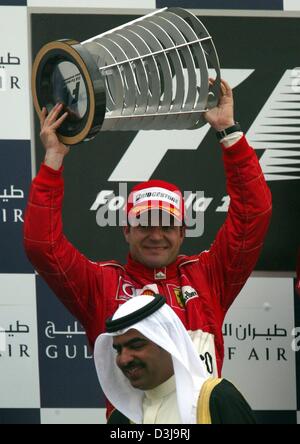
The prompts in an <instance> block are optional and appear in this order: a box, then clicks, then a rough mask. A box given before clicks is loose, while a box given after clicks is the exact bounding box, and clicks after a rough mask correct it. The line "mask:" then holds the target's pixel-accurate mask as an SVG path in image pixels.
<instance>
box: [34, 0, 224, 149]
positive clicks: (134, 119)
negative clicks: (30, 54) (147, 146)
mask: <svg viewBox="0 0 300 444" xmlns="http://www.w3.org/2000/svg"><path fill="white" fill-rule="evenodd" d="M209 68H210V69H213V70H214V75H213V77H215V81H214V82H213V84H212V85H210V83H209V74H208V73H209V71H208V70H209ZM220 81H221V77H220V65H219V60H218V55H217V52H216V49H215V46H214V44H213V41H212V38H211V36H210V35H209V33H208V31H207V29H206V28H205V27H204V25H203V24H202V23H201V21H200V20H199V19H198V18H197V17H196V16H195V15H193V14H192V13H190V12H188V11H186V10H184V9H180V8H163V9H160V10H158V11H155V12H153V13H151V14H148V15H146V16H143V17H141V18H138V19H137V20H134V21H132V22H130V23H127V24H125V25H122V26H120V27H118V28H115V29H113V30H110V31H107V32H105V33H103V34H100V35H98V36H96V37H93V38H91V39H89V40H86V41H84V42H81V43H79V42H77V41H74V40H59V41H55V42H51V43H48V44H47V45H45V46H43V47H42V48H41V50H40V51H39V53H38V54H37V56H36V58H35V61H34V65H33V73H32V90H33V99H34V106H35V109H36V111H37V113H38V114H40V113H41V109H42V107H43V106H46V108H47V109H48V111H49V110H50V109H51V108H52V107H53V106H54V105H55V103H57V102H61V103H63V104H64V110H63V112H65V111H66V110H67V111H68V113H69V115H68V117H67V119H66V121H65V122H64V123H63V125H62V126H61V127H60V129H59V136H60V139H61V140H62V142H64V143H66V144H68V145H74V144H77V143H80V142H82V141H85V140H89V139H91V138H93V137H95V135H96V134H97V133H98V132H99V131H100V130H102V131H106V130H114V131H120V130H125V131H132V130H133V131H137V130H160V129H195V128H199V127H201V126H202V125H204V123H205V120H204V119H203V117H202V113H203V112H205V111H207V109H210V108H213V107H214V106H216V105H217V103H218V99H219V91H220Z"/></svg>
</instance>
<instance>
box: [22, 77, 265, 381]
mask: <svg viewBox="0 0 300 444" xmlns="http://www.w3.org/2000/svg"><path fill="white" fill-rule="evenodd" d="M221 87H222V95H221V99H220V102H219V104H218V106H217V107H216V108H214V109H213V110H210V111H208V112H207V113H206V115H205V117H206V120H207V121H208V122H209V123H210V124H211V126H212V127H213V128H214V129H215V130H217V131H221V130H223V129H226V128H228V127H232V125H233V124H234V119H233V98H232V91H231V89H230V87H229V85H228V84H227V83H226V82H225V81H222V84H221ZM60 111H61V106H60V105H57V106H56V107H55V108H54V109H53V110H52V111H51V112H50V113H49V115H48V116H46V111H45V110H44V111H43V113H42V117H41V139H42V141H43V144H44V146H45V148H46V158H45V163H44V164H43V165H42V166H41V168H40V171H39V173H38V174H37V176H36V177H35V179H34V180H33V183H32V187H31V192H30V197H29V202H28V207H27V211H26V217H25V224H24V225H25V226H24V229H25V248H26V252H27V255H28V257H29V259H30V261H31V262H32V264H33V265H34V266H35V268H36V270H37V271H38V273H39V274H40V275H41V276H42V277H43V278H44V279H45V281H46V282H47V283H48V285H49V286H50V287H51V289H52V290H53V291H54V293H55V294H56V295H57V297H58V298H59V299H60V300H61V302H62V303H63V304H64V305H65V306H66V307H67V309H68V310H69V311H70V312H71V313H72V314H73V315H74V316H75V317H76V318H77V319H78V320H79V321H80V323H81V324H82V326H83V327H84V329H85V331H86V334H87V337H88V339H89V342H90V344H91V346H92V347H93V345H94V342H95V340H96V338H97V336H98V335H99V334H100V333H101V332H103V331H104V329H105V320H106V319H107V318H108V317H109V316H111V315H112V313H114V312H115V311H116V309H117V307H118V306H119V304H122V303H123V302H124V301H126V300H127V299H128V298H130V297H133V296H136V295H140V294H157V293H158V294H161V295H163V296H165V298H166V300H167V303H168V304H169V305H170V306H171V307H172V308H173V310H174V311H175V312H176V313H177V315H178V316H179V318H180V319H181V321H182V322H183V324H184V325H185V326H186V328H187V330H188V331H189V333H190V335H191V337H192V339H193V341H194V343H195V346H196V348H197V350H198V352H199V354H200V356H201V359H203V361H204V362H205V364H206V367H207V370H208V371H209V372H210V373H211V374H212V375H214V376H217V374H219V375H220V373H221V368H222V363H223V358H224V346H223V337H222V323H223V320H224V317H225V315H226V312H227V310H228V308H229V307H230V305H231V304H232V302H233V301H234V299H235V297H236V296H237V295H238V293H239V292H240V290H241V288H242V287H243V285H244V284H245V282H246V280H247V279H248V277H249V275H250V273H251V271H252V270H253V268H254V266H255V263H256V262H257V259H258V256H259V253H260V250H261V247H262V243H263V239H264V237H265V234H266V231H267V228H268V225H269V221H270V215H271V195H270V191H269V189H268V187H267V185H266V182H265V180H264V176H263V173H262V171H261V168H260V165H259V162H258V160H257V157H256V154H255V152H254V150H253V149H252V148H251V147H250V146H249V145H248V143H247V141H246V139H245V137H244V136H243V135H242V133H240V132H234V133H233V134H230V136H227V137H225V138H224V139H223V140H222V149H223V161H224V167H225V172H226V178H227V191H228V194H229V196H230V199H231V203H230V206H229V211H228V215H227V218H226V221H225V223H224V224H223V226H222V227H221V228H220V230H219V232H218V233H217V236H216V239H215V241H214V243H213V244H212V246H211V248H210V249H209V250H208V251H204V252H201V253H200V254H197V255H195V256H189V257H188V256H184V255H178V250H179V247H180V245H181V242H182V240H183V237H184V236H182V227H176V229H178V230H181V231H180V233H181V234H179V236H180V239H179V238H178V239H179V242H178V243H177V244H175V247H176V246H178V248H177V249H176V248H175V250H176V251H175V253H176V254H175V255H174V254H173V253H172V254H173V256H172V255H171V256H170V257H172V260H171V261H170V260H165V262H162V263H159V266H155V263H151V264H150V263H148V262H147V261H146V260H143V258H142V260H140V256H138V255H137V254H135V252H136V251H137V250H135V249H134V248H130V254H129V256H128V261H127V263H126V264H125V265H121V264H120V263H117V262H116V261H109V262H97V263H96V262H92V261H90V260H89V259H87V258H86V257H84V256H83V255H82V254H81V253H80V252H79V251H78V250H77V249H76V248H75V247H74V246H73V245H71V243H70V242H69V241H68V240H67V239H66V238H65V236H64V234H63V226H62V218H61V210H62V201H63V190H64V185H63V178H62V161H63V158H64V156H65V155H66V153H67V152H68V148H67V147H66V146H64V145H63V144H61V143H60V142H59V141H58V138H57V136H56V130H57V128H58V127H59V125H60V124H61V123H62V121H63V120H64V119H65V118H66V114H64V115H63V116H62V117H61V118H58V115H59V112H60ZM126 229H127V230H128V227H127V228H126ZM136 229H137V228H134V229H133V228H132V227H131V230H136ZM158 229H160V230H162V228H161V227H158ZM133 233H134V232H133ZM127 235H128V233H127ZM156 235H157V232H156V233H155V236H156ZM159 235H161V237H162V239H164V240H163V241H162V243H161V244H160V245H159V247H160V248H156V249H155V248H153V250H155V254H156V255H159V254H160V250H162V249H163V248H162V246H166V245H169V244H168V242H169V240H168V239H169V238H168V237H167V236H169V234H168V233H167V234H165V233H163V234H161V233H160V234H159ZM164 236H165V237H164ZM176 236H177V234H176ZM181 237H182V239H181ZM127 241H128V242H129V246H130V247H131V246H132V245H131V243H132V238H130V237H129V240H128V236H127ZM149 242H150V241H149V240H148V238H147V240H146V243H148V244H149ZM153 242H154V241H153ZM159 242H160V241H159ZM172 242H173V240H172V239H171V240H170V244H172ZM176 242H177V241H176ZM147 246H148V245H147ZM148 251H149V250H148ZM151 252H152V250H151ZM153 254H154V253H153ZM149 264H150V265H149Z"/></svg>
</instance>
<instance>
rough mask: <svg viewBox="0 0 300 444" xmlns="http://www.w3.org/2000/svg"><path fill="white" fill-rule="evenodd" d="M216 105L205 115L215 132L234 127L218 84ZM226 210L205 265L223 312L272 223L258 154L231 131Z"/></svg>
mask: <svg viewBox="0 0 300 444" xmlns="http://www.w3.org/2000/svg"><path fill="white" fill-rule="evenodd" d="M221 86H222V96H221V99H220V103H219V106H218V107H216V108H214V109H212V110H210V111H209V112H208V113H206V119H207V121H208V122H209V123H210V124H211V126H212V127H213V128H214V129H215V130H216V131H222V130H225V129H227V128H228V127H230V126H232V125H233V124H234V114H233V113H234V111H233V96H232V91H231V88H230V87H229V85H228V83H227V82H224V81H222V85H221ZM221 142H222V149H223V161H224V168H225V173H226V181H227V192H228V194H229V196H230V205H229V210H228V215H227V218H226V220H225V222H224V224H223V226H222V227H221V228H220V230H219V232H218V233H217V236H216V239H215V241H214V243H213V245H212V247H211V249H210V250H209V252H208V253H207V254H204V255H203V260H204V261H206V262H208V263H207V265H208V268H207V269H208V273H209V279H210V281H211V285H212V286H213V287H214V288H215V292H216V294H217V295H218V297H219V301H220V303H221V306H222V309H223V310H224V313H225V312H226V310H227V309H228V307H229V306H230V304H231V303H232V302H233V300H234V298H235V297H236V296H237V295H238V293H239V292H240V290H241V288H242V287H243V285H244V284H245V282H246V280H247V279H248V277H249V275H250V274H251V272H252V271H253V269H254V267H255V264H256V262H257V260H258V257H259V254H260V251H261V248H262V245H263V241H264V238H265V235H266V232H267V229H268V226H269V222H270V218H271V211H272V205H271V193H270V190H269V188H268V186H267V184H266V182H265V179H264V175H263V172H262V170H261V167H260V165H259V161H258V159H257V156H256V153H255V152H254V150H253V148H251V147H250V146H249V145H248V143H247V141H246V139H245V137H244V135H243V134H242V133H240V132H235V133H232V134H230V135H229V136H227V137H225V138H224V139H223V140H222V141H221Z"/></svg>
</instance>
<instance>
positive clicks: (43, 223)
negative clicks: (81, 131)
mask: <svg viewBox="0 0 300 444" xmlns="http://www.w3.org/2000/svg"><path fill="white" fill-rule="evenodd" d="M63 194H64V182H63V178H62V169H61V170H59V171H55V170H53V169H51V168H49V167H47V166H46V165H42V166H41V168H40V171H39V173H38V175H37V176H36V178H35V179H34V180H33V182H32V186H31V190H30V195H29V201H28V205H27V209H26V214H25V220H24V244H25V250H26V253H27V256H28V258H29V260H30V261H31V263H32V264H33V265H34V267H35V269H36V270H37V271H38V273H39V274H40V275H41V276H42V277H43V278H44V280H45V281H46V282H47V283H48V285H49V286H50V288H51V289H52V290H53V291H54V293H55V294H56V295H57V296H58V297H59V299H60V300H61V302H62V303H63V304H64V305H65V306H66V307H67V308H68V309H69V310H70V311H71V313H72V314H73V315H74V316H75V317H76V318H77V319H79V321H80V322H81V323H82V325H83V326H84V327H85V328H86V327H87V326H88V325H89V324H90V322H89V321H90V319H91V318H92V317H93V315H94V314H95V312H97V313H98V315H99V318H101V313H100V312H101V311H102V310H103V305H104V304H99V301H97V299H96V297H95V288H98V286H99V285H100V283H101V281H102V280H101V278H100V279H99V277H100V276H99V274H100V273H102V270H101V267H100V266H99V264H96V263H94V262H92V261H89V260H88V259H87V258H86V257H85V256H83V255H82V254H81V253H80V252H79V251H78V250H77V249H76V248H75V247H74V246H73V245H72V244H71V243H70V242H69V241H68V240H67V239H66V237H65V236H64V235H63V224H62V215H61V214H62V201H63ZM91 289H94V291H91ZM99 293H101V288H100V289H99ZM99 305H100V306H99ZM103 316H104V315H103ZM103 316H102V317H103ZM99 327H100V326H99Z"/></svg>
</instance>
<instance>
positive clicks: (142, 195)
mask: <svg viewBox="0 0 300 444" xmlns="http://www.w3.org/2000/svg"><path fill="white" fill-rule="evenodd" d="M149 200H160V201H161V202H167V203H168V204H171V205H174V207H176V208H180V200H181V199H180V195H178V194H176V193H174V192H172V191H168V190H166V189H165V188H159V187H152V188H146V189H144V190H139V191H136V192H135V193H133V205H137V204H139V203H141V202H145V201H149Z"/></svg>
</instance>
